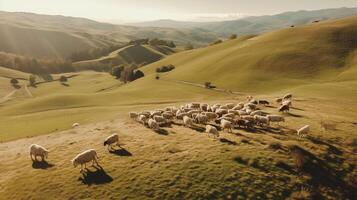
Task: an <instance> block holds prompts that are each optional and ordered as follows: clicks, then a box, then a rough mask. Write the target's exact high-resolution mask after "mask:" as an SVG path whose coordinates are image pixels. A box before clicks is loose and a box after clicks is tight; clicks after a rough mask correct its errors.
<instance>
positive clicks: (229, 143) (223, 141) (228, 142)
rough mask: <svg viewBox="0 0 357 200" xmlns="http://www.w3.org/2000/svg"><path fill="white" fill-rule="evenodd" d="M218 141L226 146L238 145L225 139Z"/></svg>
mask: <svg viewBox="0 0 357 200" xmlns="http://www.w3.org/2000/svg"><path fill="white" fill-rule="evenodd" d="M219 141H220V142H222V143H225V144H228V145H238V143H237V142H235V141H231V140H228V139H226V138H221V139H219Z"/></svg>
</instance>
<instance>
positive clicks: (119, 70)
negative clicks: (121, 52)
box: [111, 66, 124, 79]
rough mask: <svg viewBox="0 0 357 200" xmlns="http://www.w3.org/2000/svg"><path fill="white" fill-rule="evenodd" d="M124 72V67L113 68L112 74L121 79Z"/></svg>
mask: <svg viewBox="0 0 357 200" xmlns="http://www.w3.org/2000/svg"><path fill="white" fill-rule="evenodd" d="M123 71H124V66H117V67H113V68H112V72H111V74H112V75H113V76H115V78H116V79H120V77H121V74H122V72H123Z"/></svg>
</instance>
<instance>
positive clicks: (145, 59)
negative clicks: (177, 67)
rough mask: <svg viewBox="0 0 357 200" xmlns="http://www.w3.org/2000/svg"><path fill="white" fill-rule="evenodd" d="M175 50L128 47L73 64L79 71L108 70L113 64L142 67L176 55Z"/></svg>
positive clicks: (140, 46)
mask: <svg viewBox="0 0 357 200" xmlns="http://www.w3.org/2000/svg"><path fill="white" fill-rule="evenodd" d="M175 51H176V50H175V49H172V48H170V47H166V46H151V45H128V46H125V47H123V48H121V49H118V50H116V51H113V52H111V53H110V54H109V55H106V56H103V57H101V58H98V59H94V60H85V61H80V62H76V63H73V66H74V67H75V68H76V69H77V70H83V69H95V70H99V71H100V69H101V67H102V68H107V67H108V66H109V65H110V64H111V63H112V64H115V65H131V64H135V65H141V64H144V63H145V64H149V63H153V62H155V61H158V60H160V59H162V58H164V57H166V56H168V55H171V54H173V53H175Z"/></svg>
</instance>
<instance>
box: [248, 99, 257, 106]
mask: <svg viewBox="0 0 357 200" xmlns="http://www.w3.org/2000/svg"><path fill="white" fill-rule="evenodd" d="M249 103H252V104H255V105H258V101H257V100H255V99H252V100H250V101H249Z"/></svg>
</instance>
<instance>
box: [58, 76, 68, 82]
mask: <svg viewBox="0 0 357 200" xmlns="http://www.w3.org/2000/svg"><path fill="white" fill-rule="evenodd" d="M59 81H60V82H62V83H64V82H67V81H68V79H67V77H66V76H64V75H62V76H61V77H60V78H59Z"/></svg>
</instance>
